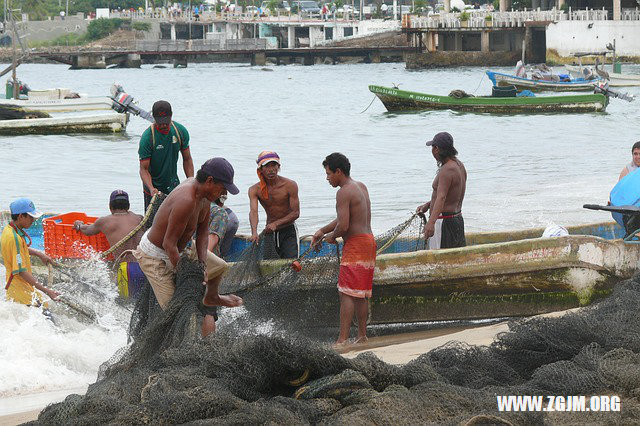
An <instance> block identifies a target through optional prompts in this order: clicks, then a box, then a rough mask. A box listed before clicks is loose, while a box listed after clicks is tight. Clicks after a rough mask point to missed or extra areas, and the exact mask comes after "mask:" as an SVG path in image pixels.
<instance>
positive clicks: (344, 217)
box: [325, 189, 351, 244]
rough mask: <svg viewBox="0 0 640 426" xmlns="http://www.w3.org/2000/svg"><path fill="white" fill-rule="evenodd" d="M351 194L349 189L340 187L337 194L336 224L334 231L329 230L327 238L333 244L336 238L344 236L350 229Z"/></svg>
mask: <svg viewBox="0 0 640 426" xmlns="http://www.w3.org/2000/svg"><path fill="white" fill-rule="evenodd" d="M349 204H350V203H349V194H347V191H344V190H343V189H340V190H339V191H338V193H337V194H336V213H337V214H338V217H337V218H336V226H335V227H334V228H333V231H331V232H329V233H328V234H327V235H326V236H325V239H326V240H327V242H328V243H330V244H332V243H334V242H335V241H336V238H338V237H342V236H343V235H344V234H346V233H347V231H348V230H349V221H350V213H351V212H350V209H349Z"/></svg>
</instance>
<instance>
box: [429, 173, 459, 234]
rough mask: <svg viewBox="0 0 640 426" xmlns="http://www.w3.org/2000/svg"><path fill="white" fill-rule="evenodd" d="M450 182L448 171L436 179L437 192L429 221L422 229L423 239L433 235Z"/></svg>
mask: <svg viewBox="0 0 640 426" xmlns="http://www.w3.org/2000/svg"><path fill="white" fill-rule="evenodd" d="M452 182H453V173H452V172H451V170H449V169H447V170H445V171H444V172H443V173H441V175H440V176H439V177H438V191H437V192H436V199H435V202H434V203H433V205H432V206H431V209H430V212H429V220H428V221H427V224H426V225H425V227H424V234H425V238H429V237H432V236H433V234H434V233H435V226H436V220H438V217H439V216H440V214H441V213H442V209H443V208H444V202H445V200H446V199H447V194H448V193H449V188H450V187H451V183H452Z"/></svg>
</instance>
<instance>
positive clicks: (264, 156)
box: [256, 151, 280, 168]
mask: <svg viewBox="0 0 640 426" xmlns="http://www.w3.org/2000/svg"><path fill="white" fill-rule="evenodd" d="M271 162H276V163H278V164H280V156H279V155H278V154H276V153H275V152H274V151H262V152H261V153H260V154H259V155H258V159H257V160H256V163H257V164H258V168H260V167H262V166H264V165H265V164H268V163H271Z"/></svg>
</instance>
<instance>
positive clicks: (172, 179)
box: [138, 101, 194, 211]
mask: <svg viewBox="0 0 640 426" xmlns="http://www.w3.org/2000/svg"><path fill="white" fill-rule="evenodd" d="M151 113H152V114H153V119H154V120H155V123H154V124H152V125H151V126H150V127H149V128H148V129H147V130H145V131H144V133H143V134H142V137H141V138H140V146H139V147H138V156H139V158H140V178H142V185H143V190H144V210H145V211H146V210H147V207H149V204H150V203H151V197H153V196H154V195H155V194H156V193H158V192H162V193H163V194H169V193H170V192H171V191H172V190H173V188H175V187H176V186H178V184H179V183H180V180H179V179H178V153H182V167H183V168H184V174H185V175H186V176H187V177H188V178H190V177H193V174H194V173H193V159H192V158H191V151H190V150H189V132H187V129H186V128H185V127H184V126H183V125H182V124H180V123H177V122H175V121H172V120H171V117H172V111H171V104H170V103H169V102H167V101H158V102H156V103H154V104H153V109H152V111H151Z"/></svg>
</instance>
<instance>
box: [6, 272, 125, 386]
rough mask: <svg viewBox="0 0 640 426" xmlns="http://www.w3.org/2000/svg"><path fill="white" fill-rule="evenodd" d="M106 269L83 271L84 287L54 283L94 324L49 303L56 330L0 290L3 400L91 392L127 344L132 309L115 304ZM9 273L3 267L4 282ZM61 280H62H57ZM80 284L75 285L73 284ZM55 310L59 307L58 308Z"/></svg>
mask: <svg viewBox="0 0 640 426" xmlns="http://www.w3.org/2000/svg"><path fill="white" fill-rule="evenodd" d="M106 271H107V269H106V266H105V265H104V264H102V263H100V265H98V264H97V263H96V262H88V263H87V264H86V265H83V267H82V268H78V274H77V275H78V277H81V276H86V277H91V280H89V281H85V280H82V279H79V281H81V283H77V282H71V280H68V281H67V282H64V281H62V280H61V279H60V278H58V280H57V281H56V282H54V288H55V289H56V290H58V291H60V292H62V293H64V294H66V295H68V296H69V298H72V299H73V300H76V301H78V302H81V304H82V305H83V306H86V307H88V308H90V309H91V310H93V311H94V312H96V314H97V318H96V321H95V322H93V323H89V322H88V321H86V320H81V319H78V318H76V317H74V315H73V314H72V311H68V310H63V309H60V306H59V304H56V303H55V302H50V305H51V308H52V311H53V312H54V315H55V317H56V323H57V325H56V324H54V323H53V322H52V321H50V320H48V319H47V318H46V317H45V316H44V315H43V314H42V311H41V310H40V309H36V308H30V307H27V306H25V305H21V304H19V303H15V302H11V301H7V300H5V290H4V286H2V290H0V341H1V342H2V345H1V346H0V360H2V362H1V363H0V398H8V397H13V396H16V395H24V394H33V393H38V392H47V391H55V390H59V389H70V388H78V387H82V386H86V385H88V384H90V383H93V382H95V380H96V377H97V372H98V368H99V366H100V365H101V364H102V363H103V362H105V361H106V360H108V359H109V358H110V357H111V356H112V355H113V354H114V353H115V352H116V351H117V350H118V349H119V348H121V347H122V346H124V345H125V344H126V340H127V333H126V329H127V325H128V318H129V312H128V309H130V308H124V307H122V306H120V305H119V304H117V303H115V298H116V295H117V291H116V289H115V284H114V283H113V282H110V281H111V280H110V278H109V277H108V275H107V274H106ZM4 274H5V269H4V267H3V266H1V265H0V276H2V277H4ZM56 276H57V275H56ZM74 281H75V280H74ZM54 305H58V306H55V308H54Z"/></svg>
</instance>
